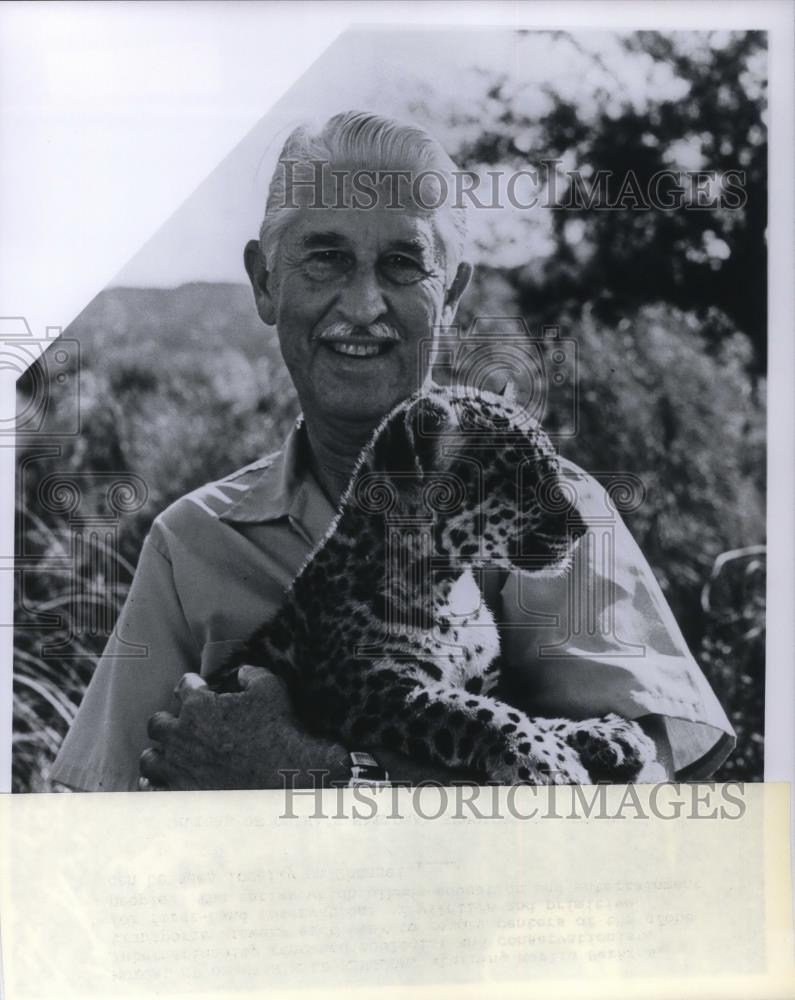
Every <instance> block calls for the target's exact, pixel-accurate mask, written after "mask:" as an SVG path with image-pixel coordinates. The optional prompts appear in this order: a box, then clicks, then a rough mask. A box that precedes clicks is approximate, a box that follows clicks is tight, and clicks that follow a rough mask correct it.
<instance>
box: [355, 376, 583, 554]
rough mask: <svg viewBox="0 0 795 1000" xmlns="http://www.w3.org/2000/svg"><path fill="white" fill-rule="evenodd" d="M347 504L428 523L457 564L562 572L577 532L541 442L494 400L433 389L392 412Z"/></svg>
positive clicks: (523, 418)
mask: <svg viewBox="0 0 795 1000" xmlns="http://www.w3.org/2000/svg"><path fill="white" fill-rule="evenodd" d="M350 499H351V500H352V501H353V502H354V503H355V504H356V506H357V507H358V508H359V509H360V510H362V511H364V510H369V511H370V512H372V513H373V514H376V515H379V516H386V517H387V518H390V517H392V518H401V517H409V518H415V517H416V518H417V519H419V520H422V519H426V521H427V520H430V521H432V524H433V532H434V554H435V555H436V556H437V557H443V558H445V559H447V560H449V561H450V562H451V563H453V564H455V565H458V566H487V565H497V566H502V567H504V568H512V567H519V568H523V569H527V570H529V571H532V570H541V569H547V568H551V567H556V568H557V567H561V568H562V567H563V566H565V564H566V563H567V561H568V559H569V557H570V555H571V553H572V551H573V549H574V546H575V545H576V543H577V540H578V539H579V538H580V536H581V535H583V534H584V533H585V531H586V524H585V522H584V521H583V519H582V516H581V515H580V513H579V511H578V509H577V503H576V499H577V498H576V495H575V493H574V488H573V485H572V484H569V483H566V482H565V480H564V478H563V474H562V472H561V467H560V462H559V460H558V458H557V455H556V453H555V450H554V448H553V447H552V444H551V443H550V441H549V438H548V437H547V436H546V434H544V432H543V431H542V430H541V429H540V427H539V426H538V424H537V423H536V422H535V421H534V420H532V419H531V418H529V417H528V415H527V413H525V412H524V411H523V410H522V409H521V407H519V406H517V405H516V404H515V403H513V402H512V401H509V400H507V399H505V398H503V397H501V396H497V395H495V394H494V393H490V392H485V391H477V390H473V389H468V388H464V387H460V386H452V387H436V388H433V389H430V390H427V391H425V392H423V393H422V394H419V395H417V396H414V397H412V398H411V399H409V400H407V401H406V402H405V403H402V404H401V405H400V406H398V407H397V408H396V409H395V410H394V411H393V412H392V413H391V414H390V415H389V416H388V417H387V418H386V419H385V421H384V422H383V423H382V425H381V427H380V428H379V430H378V431H377V432H376V434H375V436H374V438H373V440H372V441H371V443H370V445H369V446H368V448H367V449H366V450H365V453H364V454H363V457H362V461H361V462H360V465H359V467H358V471H357V474H356V475H355V476H354V481H353V483H352V485H351V495H350Z"/></svg>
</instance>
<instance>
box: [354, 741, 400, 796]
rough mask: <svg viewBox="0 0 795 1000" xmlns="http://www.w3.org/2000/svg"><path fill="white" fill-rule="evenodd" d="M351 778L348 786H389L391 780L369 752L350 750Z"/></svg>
mask: <svg viewBox="0 0 795 1000" xmlns="http://www.w3.org/2000/svg"><path fill="white" fill-rule="evenodd" d="M349 757H350V759H351V778H350V781H349V782H348V788H361V787H366V788H389V787H390V786H391V784H392V782H391V781H390V780H389V774H388V772H387V771H386V770H385V768H383V767H382V766H381V765H380V764H379V763H378V761H377V760H376V759H375V757H373V755H372V754H371V753H365V752H364V751H361V750H351V751H350V753H349Z"/></svg>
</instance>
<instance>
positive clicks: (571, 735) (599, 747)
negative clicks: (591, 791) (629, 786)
mask: <svg viewBox="0 0 795 1000" xmlns="http://www.w3.org/2000/svg"><path fill="white" fill-rule="evenodd" d="M566 740H567V742H568V744H569V745H570V746H571V747H572V748H573V749H574V750H576V751H577V753H578V754H579V757H580V760H581V761H582V763H583V765H584V766H585V767H586V768H587V769H588V773H589V775H590V780H591V781H594V782H597V781H610V782H613V783H615V784H622V783H625V782H637V781H644V782H647V781H662V780H664V778H665V772H664V770H663V768H662V767H661V766H660V765H659V764H658V763H657V748H656V747H655V745H654V742H653V740H651V739H650V738H649V737H648V736H647V735H646V734H645V733H644V732H643V730H642V729H641V728H640V726H639V725H638V724H637V723H636V722H630V721H629V720H627V719H622V718H620V717H619V716H618V715H613V714H610V715H606V716H605V717H604V718H602V719H586V720H585V721H583V722H577V723H574V724H573V726H572V728H571V730H570V731H569V732H567V733H566Z"/></svg>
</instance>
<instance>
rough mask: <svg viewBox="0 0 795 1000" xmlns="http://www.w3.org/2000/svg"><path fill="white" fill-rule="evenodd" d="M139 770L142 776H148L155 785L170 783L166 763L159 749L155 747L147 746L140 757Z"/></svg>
mask: <svg viewBox="0 0 795 1000" xmlns="http://www.w3.org/2000/svg"><path fill="white" fill-rule="evenodd" d="M138 770H139V771H140V772H141V777H143V778H146V779H147V780H148V781H149V782H150V783H151V784H153V785H163V786H167V785H168V778H167V775H166V765H165V761H164V760H163V756H162V754H161V753H160V751H159V750H155V748H154V747H147V748H146V750H144V752H143V753H142V754H141V756H140V757H139V759H138Z"/></svg>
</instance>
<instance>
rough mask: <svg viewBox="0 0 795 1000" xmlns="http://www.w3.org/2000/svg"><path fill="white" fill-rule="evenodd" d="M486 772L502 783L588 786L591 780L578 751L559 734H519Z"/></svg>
mask: <svg viewBox="0 0 795 1000" xmlns="http://www.w3.org/2000/svg"><path fill="white" fill-rule="evenodd" d="M539 737H543V739H541V738H539ZM488 772H489V777H490V778H491V780H492V781H499V782H500V784H503V785H520V784H531V785H588V784H590V782H591V779H590V777H589V775H588V771H587V770H586V768H585V767H583V764H582V762H581V760H580V755H579V753H578V752H577V751H576V750H575V749H574V748H572V747H571V746H569V745H568V744H567V743H566V741H565V740H563V739H561V737H560V736H559V734H558V733H540V734H538V736H528V737H521V736H520V738H519V739H518V740H514V741H511V742H510V743H509V744H508V745H507V746H506V747H505V750H504V751H503V753H502V755H501V756H500V758H499V759H498V760H496V761H495V762H494V763H493V764H492V766H491V767H490V768H488Z"/></svg>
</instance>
